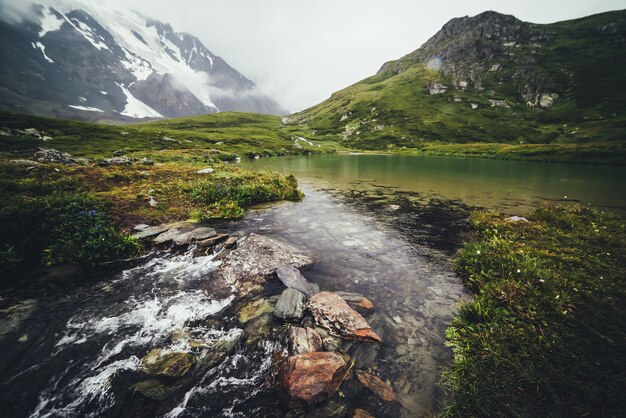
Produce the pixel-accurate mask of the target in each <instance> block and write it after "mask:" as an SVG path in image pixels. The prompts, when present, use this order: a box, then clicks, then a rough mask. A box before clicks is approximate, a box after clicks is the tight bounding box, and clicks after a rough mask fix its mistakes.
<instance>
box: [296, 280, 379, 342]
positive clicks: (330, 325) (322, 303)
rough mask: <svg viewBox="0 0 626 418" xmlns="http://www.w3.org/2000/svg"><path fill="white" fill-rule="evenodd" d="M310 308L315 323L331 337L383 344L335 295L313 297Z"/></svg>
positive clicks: (326, 293)
mask: <svg viewBox="0 0 626 418" xmlns="http://www.w3.org/2000/svg"><path fill="white" fill-rule="evenodd" d="M308 307H309V310H310V311H311V313H312V314H313V317H314V318H315V322H316V323H317V324H318V325H319V326H321V327H322V328H325V329H326V330H327V331H328V332H329V333H330V334H331V335H335V336H338V337H342V338H347V339H351V340H357V341H370V342H375V343H381V342H382V339H381V338H380V337H379V336H378V334H376V333H375V332H374V331H373V330H372V328H370V326H369V324H368V323H367V321H365V319H363V317H362V316H361V315H360V314H359V313H358V312H357V311H355V310H354V309H352V308H351V307H350V306H348V304H347V303H346V301H345V300H343V299H342V298H341V296H339V295H337V294H335V293H331V292H320V293H318V294H316V295H314V296H312V297H311V299H310V300H309V304H308Z"/></svg>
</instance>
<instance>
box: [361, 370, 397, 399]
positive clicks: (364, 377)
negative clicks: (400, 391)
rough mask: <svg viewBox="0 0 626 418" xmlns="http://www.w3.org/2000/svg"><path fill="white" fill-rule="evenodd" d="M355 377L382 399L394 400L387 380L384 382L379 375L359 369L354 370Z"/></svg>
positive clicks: (394, 396)
mask: <svg viewBox="0 0 626 418" xmlns="http://www.w3.org/2000/svg"><path fill="white" fill-rule="evenodd" d="M356 377H357V379H359V382H361V384H362V385H363V386H365V387H366V388H368V389H369V390H371V391H372V392H373V393H374V394H375V395H376V396H378V397H379V398H380V399H382V400H383V401H385V402H394V401H395V400H396V395H395V394H394V393H393V388H392V387H391V385H390V384H389V383H388V382H384V381H383V380H381V379H380V378H379V377H377V376H374V375H373V374H369V373H367V372H364V371H360V370H359V371H357V372H356Z"/></svg>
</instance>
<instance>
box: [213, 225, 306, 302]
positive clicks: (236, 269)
mask: <svg viewBox="0 0 626 418" xmlns="http://www.w3.org/2000/svg"><path fill="white" fill-rule="evenodd" d="M280 263H287V264H290V265H291V266H293V267H295V268H301V267H305V266H308V265H311V264H313V260H312V259H311V258H310V257H309V256H307V255H306V254H304V253H303V252H302V251H301V250H300V249H298V248H296V247H294V246H292V245H290V244H287V243H285V242H283V241H279V240H277V239H274V238H268V237H265V236H262V235H257V234H250V235H248V236H247V237H245V238H244V239H242V240H240V241H239V242H238V244H237V248H236V249H235V250H233V251H231V252H230V253H229V254H228V255H227V256H226V258H224V260H223V262H222V265H221V266H220V272H221V274H222V275H223V276H224V278H225V279H226V282H227V283H229V284H230V285H232V286H233V287H234V288H235V290H236V291H237V292H238V293H239V294H240V295H243V294H247V293H249V292H250V291H251V290H252V289H254V288H255V287H259V286H261V285H263V284H265V282H266V281H267V280H268V279H269V278H270V277H272V275H273V274H274V273H276V267H277V266H278V265H279V264H280Z"/></svg>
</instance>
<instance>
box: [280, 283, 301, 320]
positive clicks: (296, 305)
mask: <svg viewBox="0 0 626 418" xmlns="http://www.w3.org/2000/svg"><path fill="white" fill-rule="evenodd" d="M274 315H276V316H277V317H278V318H280V319H284V320H300V319H301V318H302V315H304V293H302V292H300V291H298V290H296V289H285V290H284V291H283V293H282V294H281V295H280V298H279V299H278V302H276V309H275V310H274Z"/></svg>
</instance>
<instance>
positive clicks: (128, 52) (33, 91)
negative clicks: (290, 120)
mask: <svg viewBox="0 0 626 418" xmlns="http://www.w3.org/2000/svg"><path fill="white" fill-rule="evenodd" d="M106 11H108V10H106ZM34 15H35V18H34V19H33V20H32V21H24V22H20V23H14V22H7V21H3V20H2V19H1V17H0V55H1V56H2V57H3V59H2V62H1V63H0V93H1V94H0V109H1V110H10V111H16V112H26V113H33V114H40V115H45V116H57V117H63V118H76V119H86V120H97V119H118V120H129V121H130V120H134V119H142V118H155V117H177V116H190V115H199V114H206V113H214V112H217V111H224V110H239V111H250V112H259V113H270V114H284V113H285V111H284V110H283V109H282V108H281V107H280V106H279V105H278V104H277V103H276V102H275V101H274V100H272V99H271V98H269V97H267V96H264V95H262V94H259V93H258V92H257V91H256V87H255V85H254V83H253V82H252V81H250V80H249V79H247V78H246V77H245V76H243V75H242V74H240V73H239V72H238V71H237V70H235V69H234V68H232V67H231V66H229V65H228V64H227V63H226V62H225V61H224V60H223V59H222V58H220V57H218V56H216V55H214V54H213V53H212V52H211V51H209V50H208V49H207V48H206V47H205V46H204V45H203V44H202V42H201V41H200V40H199V39H198V38H196V37H194V36H192V35H190V34H187V33H179V32H175V31H174V29H173V28H172V27H171V26H170V25H169V24H166V23H162V22H158V21H154V20H150V19H143V18H141V17H140V16H134V15H133V16H126V15H124V14H121V13H117V14H115V15H113V14H111V15H107V14H106V13H102V9H99V8H98V7H97V6H96V5H93V7H92V5H89V6H88V7H86V10H83V9H71V10H69V9H63V10H61V9H59V10H57V9H55V8H52V7H44V6H36V13H34ZM46 17H47V19H48V20H49V21H50V20H52V21H56V22H57V25H56V26H54V27H53V28H52V30H44V28H43V26H46V23H45V22H44V21H45V18H46ZM111 19H115V20H119V22H118V21H115V22H112V21H111ZM126 19H128V20H126ZM118 23H121V25H120V24H118ZM190 79H193V82H190V81H189V80H190Z"/></svg>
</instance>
